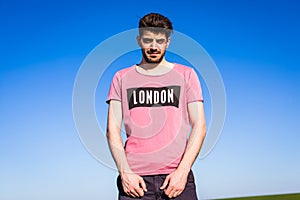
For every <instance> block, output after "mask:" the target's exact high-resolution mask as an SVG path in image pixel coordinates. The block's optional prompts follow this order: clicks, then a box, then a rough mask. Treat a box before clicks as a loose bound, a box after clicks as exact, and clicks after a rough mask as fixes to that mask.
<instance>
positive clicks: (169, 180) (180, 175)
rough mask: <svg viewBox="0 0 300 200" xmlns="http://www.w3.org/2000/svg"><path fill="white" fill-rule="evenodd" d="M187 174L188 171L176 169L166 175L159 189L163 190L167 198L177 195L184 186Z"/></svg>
mask: <svg viewBox="0 0 300 200" xmlns="http://www.w3.org/2000/svg"><path fill="white" fill-rule="evenodd" d="M187 176H188V172H186V171H183V170H179V169H177V170H175V171H174V172H172V173H171V174H169V175H168V176H167V177H166V179H165V181H164V183H163V184H162V186H161V187H160V189H161V190H164V192H165V194H166V195H167V196H168V197H169V198H175V197H178V196H179V195H180V194H181V193H182V191H183V190H184V188H185V185H186V182H187Z"/></svg>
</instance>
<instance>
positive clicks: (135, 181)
mask: <svg viewBox="0 0 300 200" xmlns="http://www.w3.org/2000/svg"><path fill="white" fill-rule="evenodd" d="M121 180H122V186H123V190H124V192H125V193H126V194H127V195H129V196H132V197H142V196H144V192H147V188H146V183H145V182H144V179H143V178H142V177H141V176H139V175H137V174H134V173H127V172H124V173H122V175H121Z"/></svg>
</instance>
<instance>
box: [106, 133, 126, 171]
mask: <svg viewBox="0 0 300 200" xmlns="http://www.w3.org/2000/svg"><path fill="white" fill-rule="evenodd" d="M112 135H113V136H112ZM107 140H108V144H109V148H110V151H111V154H112V156H113V158H114V160H115V163H116V165H117V168H118V171H119V173H120V175H122V173H123V172H131V170H130V167H129V165H128V162H127V158H126V154H125V150H124V146H123V142H122V138H121V136H120V134H118V133H112V132H110V131H108V132H107Z"/></svg>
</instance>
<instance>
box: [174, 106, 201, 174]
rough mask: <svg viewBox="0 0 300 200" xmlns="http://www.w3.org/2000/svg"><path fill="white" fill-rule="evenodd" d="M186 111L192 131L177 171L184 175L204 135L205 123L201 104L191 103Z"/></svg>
mask: <svg viewBox="0 0 300 200" xmlns="http://www.w3.org/2000/svg"><path fill="white" fill-rule="evenodd" d="M188 111H189V117H190V121H191V126H192V130H191V133H190V137H189V139H188V144H187V147H186V149H185V152H184V155H183V158H182V160H181V162H180V164H179V166H178V168H179V169H182V170H184V171H185V172H186V173H188V172H189V171H190V169H191V168H192V165H193V163H194V161H195V160H196V158H197V156H198V154H199V152H200V149H201V146H202V143H203V140H204V138H205V135H206V122H205V116H204V108H203V103H202V102H193V103H190V104H188Z"/></svg>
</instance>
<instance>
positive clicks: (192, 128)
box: [107, 13, 206, 200]
mask: <svg viewBox="0 0 300 200" xmlns="http://www.w3.org/2000/svg"><path fill="white" fill-rule="evenodd" d="M172 29H173V28H172V23H171V21H170V20H169V19H168V18H166V17H164V16H162V15H160V14H156V13H150V14H148V15H145V16H144V17H143V18H142V19H140V22H139V36H137V42H138V44H139V46H140V47H141V51H142V55H143V57H142V61H141V62H140V63H139V64H137V65H133V66H131V67H129V68H125V69H123V70H120V71H118V72H117V73H116V74H115V76H114V78H113V80H112V83H111V87H110V91H109V95H108V98H107V103H109V111H108V122H107V139H108V143H109V146H110V150H111V153H112V156H113V158H114V160H115V162H116V165H117V167H118V170H119V174H120V175H119V176H118V179H117V185H118V189H119V199H120V200H130V199H142V200H154V199H176V200H196V199H197V195H196V187H195V182H194V177H193V173H192V171H191V167H192V165H193V163H194V161H195V159H196V157H197V155H198V153H199V151H200V148H201V145H202V142H203V140H204V137H205V134H206V124H205V117H204V109H203V98H202V92H201V86H200V82H199V80H198V77H197V75H196V73H195V72H194V70H193V69H192V68H190V67H186V66H183V65H180V64H177V63H171V62H168V61H167V60H166V59H165V52H166V49H167V47H168V46H169V44H170V34H171V33H172ZM122 122H123V123H124V127H125V131H126V135H127V140H126V145H125V147H124V146H123V143H122V138H121V135H120V131H121V126H122Z"/></svg>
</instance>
